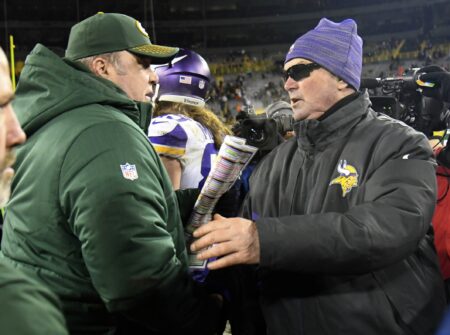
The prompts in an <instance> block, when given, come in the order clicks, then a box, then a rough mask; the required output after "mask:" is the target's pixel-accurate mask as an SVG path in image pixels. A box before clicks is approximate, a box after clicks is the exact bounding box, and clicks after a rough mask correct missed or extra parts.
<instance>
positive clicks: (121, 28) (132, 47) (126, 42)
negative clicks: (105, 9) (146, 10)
mask: <svg viewBox="0 0 450 335" xmlns="http://www.w3.org/2000/svg"><path fill="white" fill-rule="evenodd" d="M122 50H127V51H129V52H131V53H134V54H137V55H141V56H147V57H151V58H152V61H153V63H154V64H163V63H167V62H168V61H169V60H170V59H171V58H173V57H174V56H175V55H176V53H177V52H178V50H179V49H178V48H173V47H166V46H162V45H156V44H152V42H151V41H150V38H149V36H148V34H147V32H146V31H145V29H144V28H143V27H142V25H141V23H140V22H139V21H138V20H135V19H133V18H132V17H130V16H127V15H123V14H117V13H102V12H99V13H97V14H95V15H93V16H91V17H88V18H87V19H85V20H83V21H81V22H79V23H77V24H76V25H74V26H73V27H72V29H71V30H70V35H69V42H68V43H67V49H66V55H65V56H66V58H68V59H70V60H77V59H80V58H84V57H89V56H95V55H100V54H104V53H109V52H115V51H122Z"/></svg>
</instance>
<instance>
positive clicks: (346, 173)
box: [329, 160, 358, 197]
mask: <svg viewBox="0 0 450 335" xmlns="http://www.w3.org/2000/svg"><path fill="white" fill-rule="evenodd" d="M337 172H339V174H340V176H339V177H337V178H334V179H333V180H332V181H331V183H330V185H329V186H331V185H334V184H339V185H341V187H342V197H345V196H346V195H347V194H348V193H349V192H350V191H351V189H352V188H353V187H356V186H358V171H356V169H355V167H353V166H352V165H350V164H347V161H346V160H340V161H339V165H338V167H337Z"/></svg>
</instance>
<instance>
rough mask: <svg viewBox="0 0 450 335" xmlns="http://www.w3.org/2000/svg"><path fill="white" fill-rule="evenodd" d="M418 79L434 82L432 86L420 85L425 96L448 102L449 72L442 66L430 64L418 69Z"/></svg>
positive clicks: (449, 89)
mask: <svg viewBox="0 0 450 335" xmlns="http://www.w3.org/2000/svg"><path fill="white" fill-rule="evenodd" d="M418 74H419V79H420V80H421V81H423V82H429V83H433V84H435V86H434V87H426V86H420V85H419V86H420V87H421V88H422V93H423V95H424V96H426V97H430V98H435V99H438V100H440V101H444V102H450V73H449V72H447V71H445V70H444V69H443V68H441V67H439V66H436V65H431V66H426V67H423V68H421V69H420V70H419V71H418Z"/></svg>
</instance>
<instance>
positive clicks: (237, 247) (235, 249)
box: [191, 214, 260, 270]
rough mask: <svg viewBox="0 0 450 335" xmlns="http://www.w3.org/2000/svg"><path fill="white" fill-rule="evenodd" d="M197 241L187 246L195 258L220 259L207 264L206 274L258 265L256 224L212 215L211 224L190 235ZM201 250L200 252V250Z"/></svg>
mask: <svg viewBox="0 0 450 335" xmlns="http://www.w3.org/2000/svg"><path fill="white" fill-rule="evenodd" d="M194 237H195V238H198V240H197V241H195V242H194V243H192V244H191V250H192V251H193V252H197V251H199V250H202V251H200V252H199V253H198V254H197V258H198V259H200V260H205V259H208V258H211V257H220V258H219V259H217V260H216V261H214V262H210V263H208V268H209V269H210V270H217V269H220V268H224V267H228V266H232V265H237V264H257V263H259V257H260V253H259V237H258V231H257V230H256V224H255V222H253V221H250V220H247V219H242V218H229V219H227V218H224V217H223V216H220V215H219V214H216V215H214V220H213V221H210V222H208V223H207V224H205V225H202V226H201V227H200V228H198V229H197V230H196V231H194ZM203 249H204V250H203Z"/></svg>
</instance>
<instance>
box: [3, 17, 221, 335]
mask: <svg viewBox="0 0 450 335" xmlns="http://www.w3.org/2000/svg"><path fill="white" fill-rule="evenodd" d="M177 52H178V48H172V47H166V46H160V45H154V44H152V43H151V41H150V39H149V36H148V35H147V33H146V31H145V30H144V28H143V27H142V26H141V23H140V22H139V21H137V20H135V19H134V18H132V17H129V16H126V15H122V14H112V13H98V14H96V15H93V16H91V17H89V18H87V19H85V20H83V21H81V22H80V23H77V24H76V25H74V26H73V27H72V29H71V32H70V36H69V41H68V46H67V49H66V53H65V57H64V58H60V57H58V56H57V55H55V54H54V53H53V52H51V51H50V50H49V49H47V48H46V47H44V46H43V45H40V44H38V45H37V46H36V47H35V48H34V50H33V51H32V52H31V54H30V55H29V56H28V57H27V59H26V63H25V67H24V69H23V71H22V74H21V78H20V81H19V84H18V87H17V92H16V100H15V101H14V107H15V108H16V110H17V111H18V119H19V121H20V123H21V125H22V127H23V129H24V130H25V133H26V134H27V136H28V141H27V142H26V143H25V144H24V145H23V146H21V147H20V149H19V150H18V151H17V163H16V177H15V179H14V183H13V188H12V197H11V201H10V204H9V206H8V208H7V210H6V215H5V226H4V235H3V241H2V252H3V258H4V260H5V261H7V262H8V263H9V264H12V265H14V266H15V267H17V268H19V269H21V270H22V271H24V272H26V274H27V276H29V277H30V278H35V279H37V280H39V281H40V282H41V283H44V284H45V285H47V286H48V287H49V288H51V289H52V290H53V291H54V292H56V293H57V294H58V296H59V297H60V299H61V301H62V305H63V311H64V314H65V316H66V320H67V324H68V328H69V331H70V333H71V334H112V333H113V334H194V333H195V334H213V333H215V329H216V321H217V319H218V317H219V315H218V314H219V310H220V305H221V302H220V297H218V296H212V295H209V294H207V293H206V292H204V290H201V289H200V288H199V287H198V285H196V283H195V282H194V281H193V280H192V279H191V277H190V276H189V273H188V262H187V252H186V246H185V241H184V233H183V226H182V221H181V218H182V216H183V217H184V216H186V213H184V212H185V211H186V212H187V215H188V214H189V212H190V210H191V209H192V205H193V201H195V198H194V199H192V201H190V202H189V200H191V199H187V198H186V196H184V197H183V194H181V193H177V194H175V193H174V191H173V188H172V185H171V183H170V179H169V177H168V175H167V172H166V171H165V169H164V166H163V165H162V163H161V161H160V159H159V157H158V155H157V153H156V152H155V151H154V149H153V147H152V146H151V144H150V143H149V141H148V138H147V136H146V133H145V132H144V130H147V128H148V125H149V122H150V116H151V104H150V103H149V102H150V96H152V95H153V90H152V85H154V84H156V82H157V76H156V74H155V73H154V72H153V71H152V70H151V68H150V65H151V64H155V63H156V64H158V63H167V62H168V61H169V60H170V59H171V58H172V57H173V56H174V55H175V54H176V53H177ZM50 333H51V332H50Z"/></svg>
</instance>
